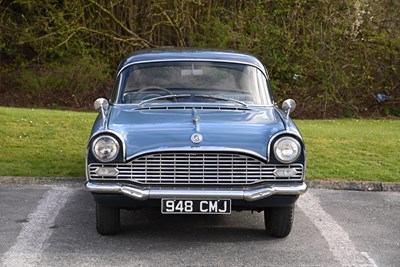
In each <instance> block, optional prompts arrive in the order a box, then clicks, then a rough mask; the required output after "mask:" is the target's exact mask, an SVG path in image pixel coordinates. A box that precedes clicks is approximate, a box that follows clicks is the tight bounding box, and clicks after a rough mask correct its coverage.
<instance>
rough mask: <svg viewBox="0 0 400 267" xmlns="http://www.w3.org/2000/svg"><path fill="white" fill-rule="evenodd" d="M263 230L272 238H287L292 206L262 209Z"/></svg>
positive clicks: (292, 210) (292, 217)
mask: <svg viewBox="0 0 400 267" xmlns="http://www.w3.org/2000/svg"><path fill="white" fill-rule="evenodd" d="M264 220H265V230H266V231H267V235H269V236H273V237H280V238H282V237H287V236H288V235H289V234H290V231H291V230H292V225H293V220H294V205H292V206H289V207H275V208H266V209H264Z"/></svg>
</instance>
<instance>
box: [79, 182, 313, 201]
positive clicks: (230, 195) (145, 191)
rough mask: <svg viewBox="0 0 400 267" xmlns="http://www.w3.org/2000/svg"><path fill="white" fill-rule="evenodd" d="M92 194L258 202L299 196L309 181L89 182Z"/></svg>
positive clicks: (88, 185) (87, 185)
mask: <svg viewBox="0 0 400 267" xmlns="http://www.w3.org/2000/svg"><path fill="white" fill-rule="evenodd" d="M86 188H87V189H88V190H89V191H90V192H92V193H101V194H122V195H125V196H128V197H131V198H134V199H137V200H146V199H161V198H193V199H197V198H226V199H243V200H246V201H256V200H260V199H263V198H267V197H269V196H272V195H300V194H304V193H305V192H306V191H307V185H306V183H304V182H302V183H293V182H292V183H279V184H273V185H264V186H260V185H257V186H253V187H252V186H245V187H241V188H220V187H218V188H193V187H156V186H147V187H139V186H134V185H126V184H110V183H93V182H87V183H86Z"/></svg>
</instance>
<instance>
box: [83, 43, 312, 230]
mask: <svg viewBox="0 0 400 267" xmlns="http://www.w3.org/2000/svg"><path fill="white" fill-rule="evenodd" d="M94 106H95V109H96V110H97V111H98V112H99V115H98V117H97V119H96V120H95V122H94V125H93V129H92V132H91V137H90V140H89V142H88V146H87V158H86V178H87V181H86V188H87V189H88V191H90V192H91V193H92V195H93V197H94V200H95V202H96V228H97V231H98V233H100V234H102V235H111V234H116V233H118V231H119V228H120V209H140V208H154V207H156V208H157V209H159V210H160V212H161V213H163V214H230V213H231V212H232V211H242V210H251V211H257V212H264V217H265V228H266V234H268V235H270V236H274V237H286V236H287V235H289V233H290V231H291V228H292V224H293V218H294V217H293V216H294V207H295V205H294V204H295V202H296V200H297V199H298V197H299V195H301V194H303V193H305V191H306V189H307V186H306V184H305V182H304V177H305V169H306V164H305V162H306V154H305V147H304V142H303V139H302V137H301V135H300V133H299V130H298V129H297V127H296V126H295V124H294V123H293V122H292V120H291V119H290V118H289V114H290V113H291V112H292V111H293V110H294V108H295V106H296V104H295V102H294V101H293V100H291V99H288V100H286V101H284V102H283V105H282V109H280V108H278V107H277V105H276V103H275V102H274V99H273V97H272V91H271V86H270V83H269V76H268V72H267V71H266V69H265V68H264V66H263V65H262V64H261V62H260V61H259V60H257V59H256V58H255V57H253V56H251V55H248V54H243V53H238V52H232V51H221V50H211V49H210V50H202V49H176V48H168V49H150V50H142V51H138V52H135V53H133V54H131V55H129V56H127V57H126V58H124V59H123V60H122V61H121V63H120V64H119V67H118V70H117V74H116V79H115V83H114V87H113V90H112V94H111V97H110V99H109V100H106V99H104V98H99V99H97V100H96V101H95V103H94Z"/></svg>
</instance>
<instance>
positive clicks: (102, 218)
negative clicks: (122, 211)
mask: <svg viewBox="0 0 400 267" xmlns="http://www.w3.org/2000/svg"><path fill="white" fill-rule="evenodd" d="M119 218H120V216H119V209H118V208H110V207H105V206H102V205H99V204H97V203H96V229H97V232H98V233H99V234H101V235H115V234H117V233H118V232H119Z"/></svg>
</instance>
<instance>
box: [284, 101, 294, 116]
mask: <svg viewBox="0 0 400 267" xmlns="http://www.w3.org/2000/svg"><path fill="white" fill-rule="evenodd" d="M282 109H283V111H284V112H285V113H286V118H289V114H290V113H292V112H293V111H294V110H295V109H296V101H294V100H293V99H286V100H285V101H283V103H282Z"/></svg>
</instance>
